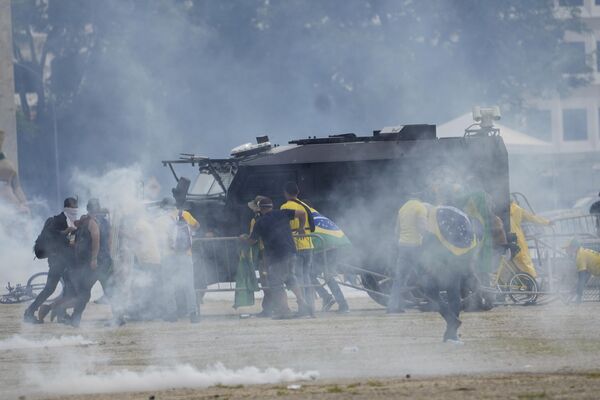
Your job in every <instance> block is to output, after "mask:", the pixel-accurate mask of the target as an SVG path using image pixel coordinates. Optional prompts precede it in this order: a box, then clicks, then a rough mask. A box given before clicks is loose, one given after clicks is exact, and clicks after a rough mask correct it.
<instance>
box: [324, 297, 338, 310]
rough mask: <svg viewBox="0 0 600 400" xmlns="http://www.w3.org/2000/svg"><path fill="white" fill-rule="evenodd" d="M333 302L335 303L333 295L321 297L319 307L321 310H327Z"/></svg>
mask: <svg viewBox="0 0 600 400" xmlns="http://www.w3.org/2000/svg"><path fill="white" fill-rule="evenodd" d="M334 304H335V299H334V298H333V296H329V297H327V298H325V299H323V306H322V307H321V311H323V312H327V311H329V310H331V307H333V305H334Z"/></svg>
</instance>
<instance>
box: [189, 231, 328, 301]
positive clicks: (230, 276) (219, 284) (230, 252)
mask: <svg viewBox="0 0 600 400" xmlns="http://www.w3.org/2000/svg"><path fill="white" fill-rule="evenodd" d="M303 237H310V238H311V240H313V241H320V242H321V244H322V245H323V246H322V247H324V244H325V240H324V239H323V237H322V236H321V235H318V234H313V233H311V234H309V235H294V238H303ZM247 246H248V245H247V244H245V243H244V242H243V241H242V240H240V238H239V237H237V236H228V237H203V238H194V240H193V244H192V250H193V252H192V254H193V260H194V288H195V289H196V293H209V292H235V291H236V290H246V289H238V288H236V287H235V285H234V282H235V279H236V273H237V269H238V265H239V262H240V252H241V251H242V249H244V248H245V247H247ZM315 253H317V254H322V257H323V263H324V265H327V264H328V260H327V250H326V249H325V250H321V251H316V252H315ZM255 267H256V266H255ZM255 273H256V272H255ZM215 285H216V287H214V286H215ZM210 286H213V287H210ZM299 286H300V287H307V285H299ZM315 286H316V285H308V287H315ZM259 288H260V289H263V286H260V285H259ZM264 288H267V287H264Z"/></svg>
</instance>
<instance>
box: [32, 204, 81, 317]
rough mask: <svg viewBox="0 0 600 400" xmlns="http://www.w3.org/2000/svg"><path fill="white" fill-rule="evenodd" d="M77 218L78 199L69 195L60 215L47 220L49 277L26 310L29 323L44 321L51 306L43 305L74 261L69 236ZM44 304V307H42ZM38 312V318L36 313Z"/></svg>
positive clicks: (46, 235) (45, 244) (46, 242)
mask: <svg viewBox="0 0 600 400" xmlns="http://www.w3.org/2000/svg"><path fill="white" fill-rule="evenodd" d="M76 219H77V200H76V199H74V198H72V197H69V198H68V199H65V201H64V209H63V212H61V213H60V214H58V215H55V216H54V217H51V218H50V219H49V220H48V221H46V224H45V229H47V232H45V236H44V242H45V243H43V244H42V245H43V247H44V250H45V252H47V255H48V268H49V269H48V279H47V280H46V285H45V286H44V289H43V290H42V291H41V292H40V294H38V296H37V297H36V298H35V300H34V301H33V303H31V305H30V306H29V307H28V308H27V310H25V315H24V316H23V320H24V321H25V322H29V323H42V322H44V317H45V316H46V314H47V313H48V311H50V307H49V306H42V305H43V304H44V302H45V301H46V300H47V299H48V297H50V296H51V295H52V293H54V291H55V290H56V286H57V285H58V282H59V281H60V280H61V278H63V277H64V275H65V271H66V269H67V268H69V267H70V266H72V264H73V263H74V261H75V260H74V253H73V248H72V247H71V246H70V243H69V236H70V235H72V234H73V232H74V231H75V229H76V228H75V220H76ZM40 306H42V307H40ZM38 308H39V309H40V310H39V312H38V318H36V317H35V315H34V313H35V312H36V310H38Z"/></svg>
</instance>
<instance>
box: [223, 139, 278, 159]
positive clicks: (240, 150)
mask: <svg viewBox="0 0 600 400" xmlns="http://www.w3.org/2000/svg"><path fill="white" fill-rule="evenodd" d="M271 147H273V146H271V142H263V143H258V144H252V143H244V144H242V145H240V146H237V147H234V148H233V149H231V156H232V157H245V156H250V155H253V154H258V153H262V152H263V151H267V150H269V149H270V148H271Z"/></svg>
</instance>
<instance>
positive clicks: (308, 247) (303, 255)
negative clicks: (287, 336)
mask: <svg viewBox="0 0 600 400" xmlns="http://www.w3.org/2000/svg"><path fill="white" fill-rule="evenodd" d="M283 194H284V196H285V199H286V202H285V203H283V205H282V206H281V209H282V210H293V211H302V212H304V213H306V216H307V217H306V220H305V222H304V226H303V227H301V226H300V220H299V219H298V218H294V219H293V220H291V221H290V228H291V229H292V232H298V231H299V230H300V231H302V229H304V232H305V234H306V235H309V234H310V233H311V232H314V230H315V227H314V220H313V219H312V213H311V212H310V208H309V207H308V205H306V204H305V203H303V202H302V201H301V200H299V199H298V195H299V194H300V189H298V185H297V184H296V183H295V182H288V183H286V184H285V187H284V189H283ZM294 243H295V244H296V250H297V253H296V262H295V265H294V273H295V275H296V280H297V281H298V285H299V286H300V287H304V290H303V292H304V299H305V301H306V304H308V307H309V308H310V310H311V315H312V313H314V309H315V291H314V288H312V287H310V286H311V281H312V279H311V276H312V262H313V249H314V245H313V242H312V239H311V238H310V237H294Z"/></svg>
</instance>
